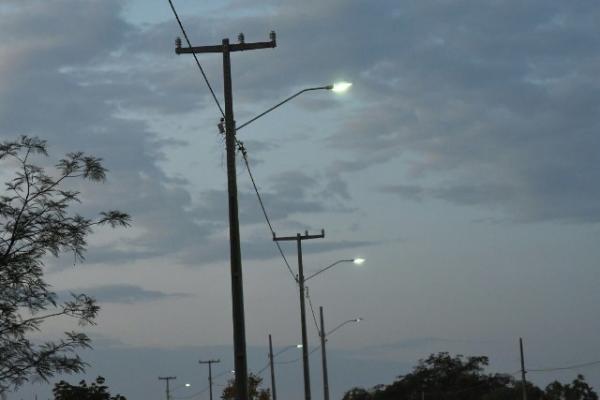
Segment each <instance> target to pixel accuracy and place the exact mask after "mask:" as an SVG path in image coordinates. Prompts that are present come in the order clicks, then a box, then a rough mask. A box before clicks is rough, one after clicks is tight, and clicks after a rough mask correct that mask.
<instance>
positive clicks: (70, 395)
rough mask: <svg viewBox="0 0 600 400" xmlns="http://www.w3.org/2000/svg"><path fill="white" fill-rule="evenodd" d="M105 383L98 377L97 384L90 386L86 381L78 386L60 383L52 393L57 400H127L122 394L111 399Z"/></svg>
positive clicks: (93, 383)
mask: <svg viewBox="0 0 600 400" xmlns="http://www.w3.org/2000/svg"><path fill="white" fill-rule="evenodd" d="M104 381H105V380H104V378H103V377H101V376H99V377H97V378H96V382H92V383H91V384H90V385H89V386H88V384H87V383H86V382H85V380H82V381H81V382H79V385H77V386H75V385H71V384H69V383H67V382H65V381H60V382H58V383H57V384H55V385H54V389H52V393H54V399H55V400H127V399H126V398H125V397H124V396H121V395H120V394H117V395H116V396H114V397H111V396H110V393H109V392H108V386H105V385H104Z"/></svg>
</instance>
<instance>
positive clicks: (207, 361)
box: [198, 360, 221, 400]
mask: <svg viewBox="0 0 600 400" xmlns="http://www.w3.org/2000/svg"><path fill="white" fill-rule="evenodd" d="M198 362H199V363H200V364H208V390H209V393H210V400H212V384H213V382H212V365H213V364H218V363H220V362H221V360H206V361H203V360H200V361H198Z"/></svg>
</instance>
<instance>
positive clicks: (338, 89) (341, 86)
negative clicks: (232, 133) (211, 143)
mask: <svg viewBox="0 0 600 400" xmlns="http://www.w3.org/2000/svg"><path fill="white" fill-rule="evenodd" d="M350 86H352V84H351V83H350V82H338V83H334V84H331V85H327V86H316V87H310V88H306V89H302V90H301V91H299V92H297V93H295V94H293V95H291V96H290V97H288V98H287V99H285V100H283V101H280V102H279V103H277V104H275V105H274V106H273V107H271V108H269V109H268V110H266V111H264V112H262V113H260V114H258V115H257V116H256V117H254V118H252V119H250V120H249V121H246V122H244V123H243V124H241V125H239V126H237V127H236V129H235V130H236V131H239V130H240V129H242V128H243V127H245V126H246V125H248V124H250V123H252V122H254V121H256V120H257V119H259V118H260V117H262V116H263V115H265V114H268V113H270V112H271V111H273V110H275V109H276V108H279V107H281V106H282V105H284V104H285V103H287V102H288V101H290V100H292V99H294V98H296V97H298V96H300V95H301V94H302V93H305V92H311V91H314V90H331V91H332V92H335V93H343V92H345V91H347V90H348V89H349V88H350Z"/></svg>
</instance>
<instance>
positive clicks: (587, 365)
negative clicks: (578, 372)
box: [527, 360, 600, 372]
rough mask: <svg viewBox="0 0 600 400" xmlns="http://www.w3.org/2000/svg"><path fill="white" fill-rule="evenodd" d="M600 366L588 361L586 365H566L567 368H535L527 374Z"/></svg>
mask: <svg viewBox="0 0 600 400" xmlns="http://www.w3.org/2000/svg"><path fill="white" fill-rule="evenodd" d="M599 364H600V360H597V361H590V362H587V363H583V364H574V365H568V366H564V367H552V368H537V369H527V372H552V371H564V370H568V369H578V368H585V367H591V366H593V365H599Z"/></svg>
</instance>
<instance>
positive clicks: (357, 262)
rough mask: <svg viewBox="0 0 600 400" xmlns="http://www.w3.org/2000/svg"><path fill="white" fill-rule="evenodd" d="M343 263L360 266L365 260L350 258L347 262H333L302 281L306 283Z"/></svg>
mask: <svg viewBox="0 0 600 400" xmlns="http://www.w3.org/2000/svg"><path fill="white" fill-rule="evenodd" d="M343 262H351V263H354V264H357V265H360V264H362V263H363V262H365V260H364V259H362V258H352V259H349V260H338V261H336V262H334V263H333V264H331V265H329V266H327V267H325V268H323V269H321V270H319V271H317V272H315V273H314V274H311V275H309V276H307V277H305V278H304V281H305V282H306V281H307V280H309V279H310V278H314V277H315V276H317V275H319V274H320V273H321V272H325V271H327V270H328V269H330V268H333V267H335V266H336V265H338V264H340V263H343Z"/></svg>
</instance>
